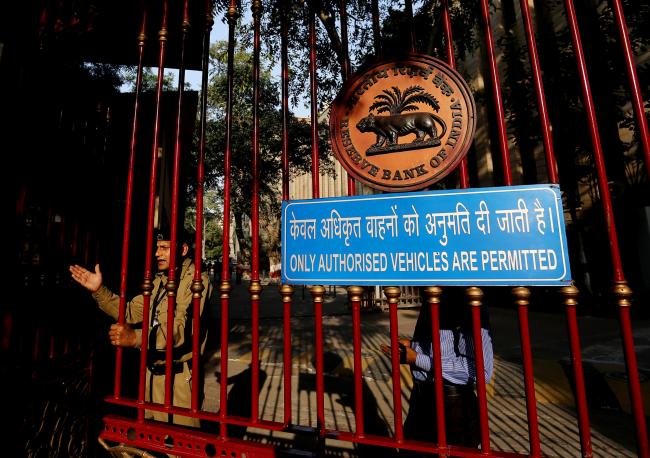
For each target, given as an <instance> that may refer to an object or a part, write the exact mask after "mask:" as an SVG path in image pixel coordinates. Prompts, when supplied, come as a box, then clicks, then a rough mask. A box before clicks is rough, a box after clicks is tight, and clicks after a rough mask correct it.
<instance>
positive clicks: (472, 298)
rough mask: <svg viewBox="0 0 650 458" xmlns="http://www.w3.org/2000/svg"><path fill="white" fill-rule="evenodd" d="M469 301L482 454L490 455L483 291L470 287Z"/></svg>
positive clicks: (467, 291)
mask: <svg viewBox="0 0 650 458" xmlns="http://www.w3.org/2000/svg"><path fill="white" fill-rule="evenodd" d="M466 295H467V299H468V302H469V305H470V307H471V311H472V336H473V338H474V355H475V356H474V360H475V364H476V394H477V395H478V410H479V421H480V425H481V452H482V453H484V454H489V453H490V425H489V423H488V412H487V391H486V388H485V362H484V360H483V337H482V335H481V301H482V300H483V291H481V289H480V288H476V287H473V286H471V287H469V288H467V290H466Z"/></svg>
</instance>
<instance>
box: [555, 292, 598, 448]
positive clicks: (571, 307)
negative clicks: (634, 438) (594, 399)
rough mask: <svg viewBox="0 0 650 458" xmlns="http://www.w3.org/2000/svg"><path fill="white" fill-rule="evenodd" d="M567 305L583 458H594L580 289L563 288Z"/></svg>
mask: <svg viewBox="0 0 650 458" xmlns="http://www.w3.org/2000/svg"><path fill="white" fill-rule="evenodd" d="M560 291H561V293H562V295H563V296H564V304H565V305H566V316H567V327H568V328H569V349H570V351H571V367H572V368H573V377H574V380H575V382H576V394H575V397H576V410H577V412H578V431H579V434H580V448H581V450H582V456H583V457H589V458H590V457H591V456H592V447H591V432H590V430H589V429H590V427H589V409H588V408H587V393H586V391H585V377H584V373H583V371H582V354H581V353H580V335H579V332H578V319H577V314H576V305H577V304H578V302H577V299H578V288H576V287H575V286H565V287H564V288H561V290H560Z"/></svg>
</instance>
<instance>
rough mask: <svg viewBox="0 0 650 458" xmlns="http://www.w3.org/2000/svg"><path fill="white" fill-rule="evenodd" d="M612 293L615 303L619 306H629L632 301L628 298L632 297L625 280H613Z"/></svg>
mask: <svg viewBox="0 0 650 458" xmlns="http://www.w3.org/2000/svg"><path fill="white" fill-rule="evenodd" d="M612 294H613V295H614V297H615V298H616V305H618V306H619V307H630V306H631V305H632V302H630V298H631V297H632V294H633V293H632V289H631V288H630V287H629V286H627V282H626V281H625V280H622V281H615V282H614V286H612Z"/></svg>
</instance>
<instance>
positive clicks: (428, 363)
mask: <svg viewBox="0 0 650 458" xmlns="http://www.w3.org/2000/svg"><path fill="white" fill-rule="evenodd" d="M463 331H464V329H461V328H456V329H455V330H451V329H441V330H440V353H441V357H442V378H444V379H445V380H447V381H449V382H451V383H455V384H457V385H467V384H469V383H474V382H475V381H476V364H475V359H474V340H473V339H471V338H470V339H467V340H466V339H465V334H464V333H463ZM454 334H456V337H457V340H456V344H455V345H454ZM481 337H482V340H483V361H484V366H485V382H486V383H487V382H489V381H490V377H491V376H492V369H493V367H494V354H493V351H492V337H491V336H490V333H489V331H488V330H487V329H485V328H483V329H481ZM411 348H412V349H413V350H415V351H416V352H417V356H416V359H415V364H414V365H412V366H411V372H412V374H413V379H415V380H418V381H420V382H424V381H432V380H433V370H432V369H433V363H432V355H433V349H432V346H431V342H425V341H422V342H416V341H412V342H411ZM425 349H426V353H425Z"/></svg>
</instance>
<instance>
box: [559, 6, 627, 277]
mask: <svg viewBox="0 0 650 458" xmlns="http://www.w3.org/2000/svg"><path fill="white" fill-rule="evenodd" d="M565 5H566V10H567V21H568V24H569V28H570V31H571V41H572V43H573V49H574V52H575V55H576V63H577V65H578V74H579V76H580V87H581V89H582V99H583V103H584V105H585V111H586V114H587V122H588V124H589V136H590V138H591V143H592V146H593V149H594V162H595V164H596V171H597V175H598V187H599V191H600V197H601V200H602V202H603V212H604V213H605V222H606V225H607V232H608V235H609V249H610V257H611V259H612V267H613V269H614V280H615V281H622V280H625V278H624V276H623V267H622V264H621V255H620V251H619V246H618V236H617V234H616V225H615V224H614V212H613V210H612V200H611V196H610V193H609V186H608V180H607V172H606V171H605V161H604V159H603V150H602V146H601V143H600V134H599V132H598V122H597V120H596V110H595V108H594V104H593V98H592V96H591V88H590V85H589V79H588V78H589V77H588V75H587V66H586V63H585V58H584V53H583V50H582V42H581V40H580V32H579V30H578V21H577V18H576V15H575V9H574V7H573V2H572V1H571V0H565Z"/></svg>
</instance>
